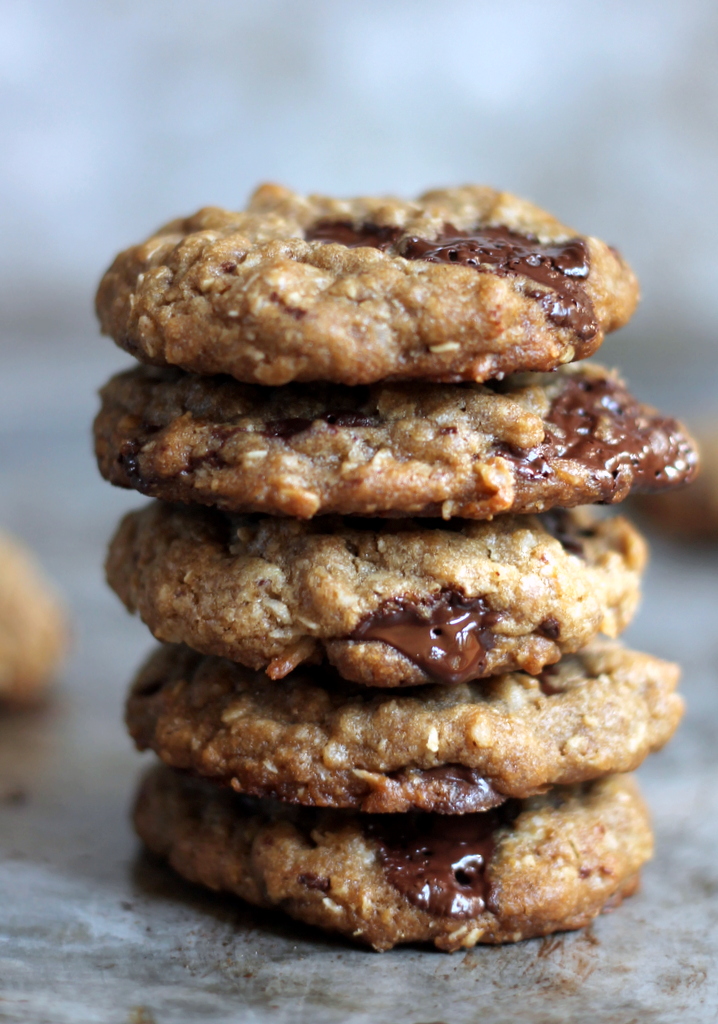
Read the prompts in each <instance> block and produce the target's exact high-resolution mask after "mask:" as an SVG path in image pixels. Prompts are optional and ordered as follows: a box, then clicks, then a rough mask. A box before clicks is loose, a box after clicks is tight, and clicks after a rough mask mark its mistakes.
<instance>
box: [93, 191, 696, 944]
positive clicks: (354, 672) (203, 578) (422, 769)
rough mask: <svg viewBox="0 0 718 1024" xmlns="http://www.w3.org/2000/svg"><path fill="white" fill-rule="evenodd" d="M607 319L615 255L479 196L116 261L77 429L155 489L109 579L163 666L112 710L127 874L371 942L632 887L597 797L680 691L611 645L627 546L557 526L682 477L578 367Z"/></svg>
mask: <svg viewBox="0 0 718 1024" xmlns="http://www.w3.org/2000/svg"><path fill="white" fill-rule="evenodd" d="M636 300H637V285H636V282H635V278H634V276H633V274H632V272H631V270H630V268H629V267H628V266H627V265H626V263H625V262H624V261H623V260H622V259H621V257H620V256H619V255H618V254H617V253H616V251H615V250H614V249H612V248H610V247H608V246H607V245H605V244H604V243H602V242H600V241H599V240H598V239H595V238H586V237H580V236H577V235H576V234H575V233H574V232H572V231H570V230H569V229H568V228H566V227H565V226H563V225H561V224H560V223H559V222H558V221H556V220H555V219H554V218H553V217H551V216H550V215H549V214H546V213H544V212H543V211H541V210H539V209H538V208H536V207H534V206H532V205H531V204H529V203H527V202H524V201H522V200H519V199H517V198H515V197H513V196H510V195H507V194H505V193H498V192H495V191H494V190H492V189H489V188H481V187H469V188H460V189H449V190H445V191H436V192H430V193H427V194H426V195H424V196H422V197H421V198H420V199H418V200H417V201H416V202H401V201H399V200H395V199H384V198H382V199H357V200H349V201H340V200H334V199H329V198H325V197H321V196H312V197H309V198H304V197H301V196H298V195H295V194H294V193H292V192H289V191H288V190H286V189H283V188H280V187H278V186H272V185H265V186H263V187H261V188H260V189H258V191H257V192H256V193H255V194H254V196H253V197H252V199H251V201H250V204H249V206H248V208H247V210H246V211H245V212H241V213H231V212H227V211H225V210H220V209H216V208H208V209H205V210H202V211H200V212H199V213H198V214H197V215H196V216H194V217H190V218H188V219H186V220H177V221H174V222H172V223H171V224H169V225H167V226H166V227H165V228H163V229H162V230H161V231H160V232H158V233H157V234H156V235H154V236H153V237H152V238H150V239H149V240H148V241H147V242H145V243H143V244H142V245H139V246H136V247H134V248H132V249H129V250H127V251H126V252H124V253H122V254H120V256H118V257H117V259H116V260H115V262H114V264H113V265H112V267H111V268H110V270H109V271H108V272H107V274H106V275H105V277H104V279H103V281H102V283H101V285H100V290H99V293H98V299H97V308H98V312H99V316H100V320H101V323H102V327H103V330H104V331H105V332H106V333H108V334H110V335H111V336H112V337H113V338H114V339H115V341H117V343H118V344H119V345H121V346H123V347H124V348H125V349H127V351H129V352H131V353H132V354H133V355H134V356H136V357H137V358H138V359H139V360H140V361H141V362H142V363H143V364H145V365H138V366H137V367H136V368H135V369H132V370H129V371H128V372H126V373H123V374H121V375H119V376H118V377H115V378H114V379H113V380H111V381H110V382H109V383H108V384H107V385H106V387H105V388H104V389H103V391H102V408H101V411H100V413H99V415H98V417H97V420H96V422H95V438H96V451H97V457H98V461H99V465H100V469H101V471H102V473H103V475H104V476H105V477H106V478H107V479H108V480H109V481H111V482H112V483H114V484H116V485H118V486H121V487H129V488H134V489H136V490H138V491H141V492H142V493H143V494H146V495H148V496H150V497H152V498H153V499H156V500H154V501H153V502H152V504H150V505H149V506H148V507H146V508H144V509H142V510H140V511H136V512H132V513H130V514H129V515H128V516H126V517H125V519H124V520H123V522H122V523H121V525H120V527H119V529H118V531H117V533H116V535H115V537H114V539H113V540H112V542H111V545H110V551H109V556H108V561H107V574H108V580H109V582H110V585H111V586H112V587H113V589H114V590H115V591H116V592H117V594H118V595H119V596H120V598H121V599H122V601H123V602H124V603H125V605H126V606H127V607H128V608H129V609H130V610H132V611H137V612H139V614H140V615H141V617H142V619H143V621H144V622H145V623H146V624H147V625H148V626H149V628H150V629H151V631H152V633H153V634H154V635H155V636H156V637H157V638H158V639H159V640H161V641H162V645H161V647H159V648H158V650H157V651H156V653H154V654H153V655H152V656H151V657H150V659H149V661H148V662H147V664H146V665H145V666H144V667H143V668H142V669H141V671H140V673H139V675H138V677H137V679H136V681H135V683H134V685H133V686H132V689H131V692H130V696H129V699H128V703H127V724H128V727H129V730H130V733H131V734H132V736H133V738H134V740H135V742H136V744H137V746H138V747H139V748H140V749H147V748H150V749H152V750H153V751H155V752H156V753H157V755H158V756H159V758H160V759H161V761H162V762H163V763H162V764H161V765H160V766H158V767H156V768H154V769H152V770H151V771H150V773H149V774H148V775H147V776H146V777H145V779H144V781H143V783H142V785H141V788H140V792H139V795H138V798H137V803H136V808H135V826H136V828H137V831H138V833H139V835H140V836H141V837H142V839H143V840H144V842H145V843H146V844H147V846H148V847H149V848H150V849H151V850H153V851H155V852H156V853H157V854H159V855H160V856H161V857H164V858H166V859H167V860H168V861H169V862H170V864H171V865H172V866H173V867H174V868H175V869H176V870H177V871H178V872H179V873H180V874H182V875H184V876H185V877H186V878H188V879H191V880H192V881H194V882H199V883H202V884H204V885H206V886H209V887H210V888H212V889H215V890H224V891H227V892H231V893H235V894H237V895H239V896H241V897H242V898H244V899H245V900H248V901H249V902H250V903H254V904H257V905H259V906H262V907H280V908H282V909H283V910H285V911H286V912H287V913H288V914H290V915H291V916H292V917H294V918H297V919H299V920H302V921H305V922H309V923H311V924H314V925H318V926H319V927H322V928H324V929H327V930H329V931H334V932H341V933H343V934H345V935H347V936H350V937H353V938H354V939H357V940H360V941H362V942H364V943H368V944H369V945H371V946H373V947H374V948H376V949H389V948H390V947H392V946H394V945H395V944H397V943H405V942H422V941H428V942H433V943H434V944H435V945H436V946H438V947H440V948H441V949H445V950H456V949H458V948H461V947H468V946H473V945H474V944H476V943H479V942H487V943H497V942H510V941H516V940H519V939H522V938H526V937H528V936H533V935H545V934H548V933H549V932H552V931H557V930H564V929H572V928H579V927H581V926H583V925H585V924H587V923H588V922H589V921H590V920H591V919H592V918H594V917H595V916H596V915H597V914H599V913H600V912H601V911H602V910H605V909H607V908H610V907H613V906H616V905H617V904H618V903H620V901H621V899H622V898H623V897H625V896H627V895H630V894H631V893H633V892H634V890H635V889H636V887H637V885H638V879H639V872H640V868H641V866H642V865H643V864H644V863H645V861H646V860H647V859H648V858H649V857H650V855H651V850H652V835H651V830H650V825H649V821H648V817H647V813H646V810H645V808H644V805H643V803H642V801H641V798H640V795H639V793H638V791H637V788H636V784H635V782H634V781H633V780H632V778H631V777H630V776H628V775H626V774H625V773H627V772H630V771H632V770H633V769H635V768H637V767H638V765H639V764H640V763H641V762H642V761H643V759H644V758H645V757H646V755H647V754H649V753H650V752H651V751H654V750H657V749H659V748H660V747H661V746H662V745H663V744H664V743H666V741H667V740H668V739H669V738H670V737H671V735H672V734H673V732H674V730H675V728H676V726H677V724H678V721H679V719H680V716H681V710H682V702H681V699H680V697H679V696H677V695H676V693H675V692H674V691H675V687H676V683H677V679H678V669H677V668H676V666H674V665H671V664H667V663H666V662H663V661H660V660H658V659H657V658H654V657H652V656H650V655H648V654H640V653H636V652H633V651H629V650H627V649H625V648H624V647H622V646H621V645H620V644H619V643H618V642H617V641H616V640H615V638H616V637H617V636H618V635H619V634H620V633H621V631H622V630H623V629H624V628H625V626H626V625H627V624H628V623H629V621H630V619H631V617H632V616H633V613H634V610H635V608H636V605H637V602H638V598H639V588H640V578H641V573H642V570H643V568H644V563H645V558H646V549H645V545H644V542H643V539H642V538H641V536H640V535H639V534H638V533H637V531H636V530H635V529H634V528H633V527H632V526H631V525H630V524H629V523H628V522H627V521H626V520H625V519H623V518H621V517H608V516H600V515H597V514H596V513H595V512H593V511H591V510H589V509H586V508H577V507H576V506H580V505H590V504H595V503H602V504H611V503H614V502H618V501H621V500H623V499H624V498H625V497H626V496H627V495H628V494H629V492H630V491H632V490H641V489H643V490H646V489H647V490H656V489H663V488H668V487H671V486H674V485H677V484H680V483H684V482H687V481H689V480H690V479H691V478H692V477H693V475H694V474H695V471H696V467H697V454H696V450H695V446H694V443H693V442H692V440H691V438H690V437H689V436H688V435H687V434H686V432H685V430H684V429H683V428H682V426H681V425H680V424H678V423H676V422H675V421H674V420H669V419H666V418H664V417H661V416H659V415H658V414H657V413H656V412H655V411H654V410H652V409H650V408H647V407H646V406H643V405H640V404H639V403H638V402H637V401H636V400H635V399H634V398H633V397H632V396H631V395H630V393H629V392H628V391H627V390H626V388H625V386H624V384H623V383H622V381H621V380H620V378H618V377H617V376H616V374H615V373H614V372H612V371H608V370H605V369H603V368H601V367H599V366H597V365H594V364H583V363H579V364H578V365H575V364H574V360H580V359H583V358H585V357H587V356H590V355H591V354H592V353H593V352H594V351H595V350H596V349H597V348H598V346H599V345H600V343H601V341H602V340H603V336H604V334H605V333H606V332H607V331H610V330H614V329H616V328H618V327H620V326H622V325H623V324H624V323H625V322H626V321H627V320H628V319H629V317H630V315H631V313H632V312H633V309H634V307H635V303H636ZM601 633H602V634H604V639H597V637H598V635H599V634H601ZM605 637H608V638H611V639H605Z"/></svg>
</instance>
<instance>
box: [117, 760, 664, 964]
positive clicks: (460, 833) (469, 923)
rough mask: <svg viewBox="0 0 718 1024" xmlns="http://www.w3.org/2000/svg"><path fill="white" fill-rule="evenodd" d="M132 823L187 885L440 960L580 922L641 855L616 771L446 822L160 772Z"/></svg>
mask: <svg viewBox="0 0 718 1024" xmlns="http://www.w3.org/2000/svg"><path fill="white" fill-rule="evenodd" d="M134 822H135V828H136V829H137V832H138V834H139V835H140V837H141V838H142V839H143V840H144V842H145V843H146V844H147V846H148V847H149V848H150V849H151V850H153V851H154V852H155V853H157V854H159V855H160V856H162V857H165V858H166V859H167V860H168V861H169V863H170V864H171V865H172V867H173V868H174V869H175V870H176V871H177V872H179V874H181V875H183V876H184V877H185V878H188V879H189V880H190V881H193V882H199V883H201V884H202V885H205V886H208V887H209V888H210V889H214V890H217V891H225V892H231V893H234V894H236V895H237V896H241V897H242V898H243V899H245V900H247V901H248V902H249V903H253V904H256V905H257V906H260V907H280V908H281V909H283V910H285V911H286V912H287V913H288V914H289V915H290V916H291V917H294V918H296V919H297V920H300V921H305V922H307V923H308V924H313V925H318V926H319V927H321V928H324V929H326V930H327V931H335V932H340V933H341V934H343V935H347V936H350V937H352V938H354V939H357V940H359V941H361V942H365V943H367V944H368V945H370V946H373V947H374V949H377V950H386V949H391V947H392V946H395V945H397V944H398V943H405V942H433V943H434V945H435V946H438V947H439V948H440V949H443V950H446V951H448V952H452V951H454V950H457V949H460V948H465V947H469V946H474V945H476V944H477V943H500V942H517V941H518V940H520V939H525V938H529V937H531V936H536V935H547V934H549V933H550V932H555V931H565V930H570V929H575V928H581V927H583V926H584V925H586V924H588V923H589V921H591V919H592V918H594V917H595V916H596V915H597V914H599V913H601V911H602V910H604V909H609V908H613V907H614V906H616V905H617V904H618V903H620V902H621V900H622V899H623V898H624V897H625V896H629V895H631V894H632V893H633V892H635V890H636V888H637V887H638V872H639V869H640V868H641V866H642V865H643V864H644V863H645V862H646V861H647V860H648V859H649V858H650V856H651V853H652V848H653V838H652V835H651V829H650V825H649V821H648V814H647V811H646V808H645V806H644V804H643V802H642V800H641V797H640V795H639V793H638V789H637V786H636V784H635V782H634V781H633V779H632V778H631V777H630V776H625V775H613V776H609V777H607V778H604V779H601V780H599V781H597V782H592V783H585V784H583V785H579V786H570V787H556V788H555V789H553V790H551V791H550V792H549V793H547V794H545V795H543V796H538V797H532V798H530V799H528V800H522V801H514V800H511V801H507V802H506V803H505V804H503V805H502V806H501V807H498V808H495V809H494V810H491V811H486V812H484V813H482V814H467V815H462V816H458V817H450V818H447V817H442V816H441V815H434V814H397V815H366V814H357V813H355V812H352V811H328V810H319V811H317V810H314V809H310V808H303V807H296V806H291V805H286V804H281V803H278V802H276V801H269V800H259V799H256V798H251V797H245V796H239V795H237V794H235V793H233V792H232V791H230V790H229V789H223V788H220V787H218V786H217V785H216V784H214V783H211V782H207V781H205V780H200V779H197V778H194V777H193V776H190V775H185V774H182V773H179V772H176V771H173V770H172V769H169V768H166V767H164V766H160V767H156V768H154V769H153V770H152V771H151V772H150V773H149V774H148V775H147V776H146V777H145V779H144V781H143V782H142V785H141V787H140V791H139V794H138V797H137V802H136V806H135V812H134Z"/></svg>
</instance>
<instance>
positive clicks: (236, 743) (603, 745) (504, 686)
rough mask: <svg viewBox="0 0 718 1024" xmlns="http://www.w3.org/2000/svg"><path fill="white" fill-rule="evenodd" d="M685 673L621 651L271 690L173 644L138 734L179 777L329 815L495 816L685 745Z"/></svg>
mask: <svg viewBox="0 0 718 1024" xmlns="http://www.w3.org/2000/svg"><path fill="white" fill-rule="evenodd" d="M677 682H678V667H677V666H676V665H672V664H670V663H668V662H664V661H660V660H659V659H658V658H653V657H651V656H650V655H647V654H638V653H636V652H634V651H628V650H624V649H623V648H622V647H620V645H618V644H616V643H611V642H604V643H594V644H593V645H591V646H589V647H587V648H584V650H583V651H581V652H580V653H579V654H574V655H567V656H566V657H565V658H563V659H562V660H561V661H560V662H559V663H558V664H557V665H555V666H553V667H552V668H551V669H549V670H547V671H546V672H545V673H544V674H543V676H542V677H539V678H536V677H535V676H529V675H527V674H525V673H523V672H514V673H511V674H506V675H501V676H494V677H493V678H492V679H488V680H485V681H482V682H480V683H465V684H463V685H461V686H454V687H446V686H433V687H422V688H421V689H420V690H412V691H406V690H402V691H401V693H400V694H399V695H395V694H394V693H387V691H385V690H382V691H379V692H377V691H370V690H367V689H366V688H359V687H355V686H352V685H351V684H346V683H343V682H342V680H340V679H338V678H337V677H336V675H335V674H334V673H333V672H331V670H328V669H327V668H325V667H324V666H311V667H304V668H300V669H297V670H296V671H295V672H294V673H292V675H290V676H288V677H287V678H286V679H284V680H282V681H281V682H278V683H274V682H271V681H270V680H268V679H267V677H266V676H265V675H264V674H263V673H255V672H252V671H251V670H250V669H247V668H244V667H242V666H240V665H237V664H235V663H233V662H230V661H227V660H225V659H223V658H212V657H207V656H205V655H201V654H198V653H196V652H195V651H192V650H190V649H189V648H188V647H183V646H175V645H166V646H163V647H161V648H160V649H159V650H158V651H156V652H155V653H154V654H153V655H152V656H151V657H150V659H149V660H148V662H147V664H146V665H145V666H144V667H143V669H142V670H141V671H140V673H139V675H138V677H137V679H136V681H135V683H134V685H133V687H132V690H131V692H130V695H129V698H128V702H127V725H128V728H129V731H130V734H131V735H132V737H133V739H134V740H135V742H136V744H137V746H138V747H139V748H140V749H141V750H145V749H147V748H148V747H149V748H151V749H152V750H154V751H155V752H156V753H157V754H159V756H160V757H161V758H162V760H163V761H164V762H165V763H166V764H168V765H171V766H172V767H173V768H183V769H188V770H190V771H192V772H194V773H197V774H200V775H208V776H211V777H212V778H215V779H217V780H220V781H222V782H225V783H228V784H231V785H232V786H233V787H234V788H235V789H236V790H237V791H238V792H243V793H250V794H253V795H254V796H270V797H276V798H278V799H280V800H286V801H289V802H291V803H300V804H306V805H316V806H320V807H355V808H357V809H359V810H362V811H369V812H381V813H395V812H404V811H408V810H410V809H412V808H419V809H420V810H423V811H436V812H439V813H442V814H465V813H467V812H469V811H477V810H485V809H486V808H487V807H491V806H493V805H496V804H498V803H501V800H502V798H505V797H520V798H523V797H527V796H532V795H534V794H536V793H539V792H542V791H543V790H545V789H546V787H547V786H548V785H554V784H570V783H576V782H584V781H586V780H588V779H594V778H597V777H599V776H601V775H606V774H609V773H613V772H625V771H632V770H633V769H634V768H637V767H638V765H639V764H640V763H641V762H642V761H643V759H644V758H645V757H646V756H647V755H648V754H649V753H651V752H652V751H654V750H657V749H659V748H660V747H662V746H663V744H664V743H667V742H668V740H669V739H670V738H671V736H672V735H673V733H674V731H675V729H676V727H677V725H678V722H679V720H680V717H681V714H682V710H683V701H682V700H681V698H680V697H679V696H678V695H677V694H676V693H675V692H674V691H675V687H676V684H677Z"/></svg>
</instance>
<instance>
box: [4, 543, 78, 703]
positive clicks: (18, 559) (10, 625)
mask: <svg viewBox="0 0 718 1024" xmlns="http://www.w3.org/2000/svg"><path fill="white" fill-rule="evenodd" d="M66 644H67V625H66V622H65V616H64V614H63V612H62V610H61V608H60V604H59V601H58V599H57V598H56V597H55V595H54V593H53V592H52V589H51V587H50V585H49V583H47V581H46V580H45V579H44V577H43V576H42V575H41V573H40V571H39V569H38V568H37V566H36V565H35V561H34V559H33V558H32V556H31V555H30V553H29V552H28V551H27V550H26V549H25V548H24V547H23V546H22V545H20V544H19V543H18V542H17V541H16V540H15V539H14V538H11V537H9V536H8V535H7V534H3V533H0V704H2V705H8V704H11V705H24V704H32V703H34V702H36V701H37V700H38V699H39V698H40V697H41V696H42V695H43V694H44V692H45V690H46V688H47V685H48V683H49V681H50V679H51V677H52V675H53V673H54V672H55V671H56V669H57V668H58V665H59V663H60V661H61V659H62V655H63V654H64V652H65V647H66Z"/></svg>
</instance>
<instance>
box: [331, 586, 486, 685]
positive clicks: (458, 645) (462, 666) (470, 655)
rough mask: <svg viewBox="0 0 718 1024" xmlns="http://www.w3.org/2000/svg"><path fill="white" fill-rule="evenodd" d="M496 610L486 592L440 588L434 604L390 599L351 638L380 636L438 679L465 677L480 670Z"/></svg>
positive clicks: (452, 681)
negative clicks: (477, 593) (465, 592)
mask: <svg viewBox="0 0 718 1024" xmlns="http://www.w3.org/2000/svg"><path fill="white" fill-rule="evenodd" d="M499 619H500V615H499V614H498V613H497V612H494V611H491V609H490V608H489V606H488V604H487V602H486V600H485V598H483V597H477V598H472V599H468V598H465V597H463V596H462V595H461V594H457V593H455V592H453V591H448V592H444V593H442V594H441V596H440V597H439V598H438V599H437V600H436V601H435V602H434V604H433V605H429V606H420V605H416V604H412V603H411V602H410V601H402V600H399V601H392V602H390V603H389V604H388V605H386V606H385V607H384V608H380V609H379V610H378V611H376V612H374V613H373V614H372V615H369V616H368V617H367V618H366V619H364V621H363V622H361V623H360V624H359V625H358V626H357V628H356V629H355V630H354V632H353V633H352V635H351V639H352V640H382V641H383V642H384V643H386V644H389V645H390V646H391V647H395V648H396V649H397V650H398V651H401V653H402V654H404V655H405V656H406V657H407V658H409V659H410V660H411V661H413V662H414V663H415V664H416V665H418V666H419V667H420V668H422V669H423V670H424V671H425V672H426V673H427V674H428V675H430V676H432V678H434V679H435V680H436V681H437V682H439V683H446V684H455V683H465V682H467V681H468V680H470V679H476V678H477V677H478V676H480V675H481V673H482V672H483V670H484V666H485V664H486V655H487V653H488V652H489V651H490V650H491V649H492V648H493V646H494V642H495V640H494V634H493V632H492V629H493V627H494V626H495V625H496V624H497V623H498V622H499Z"/></svg>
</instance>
